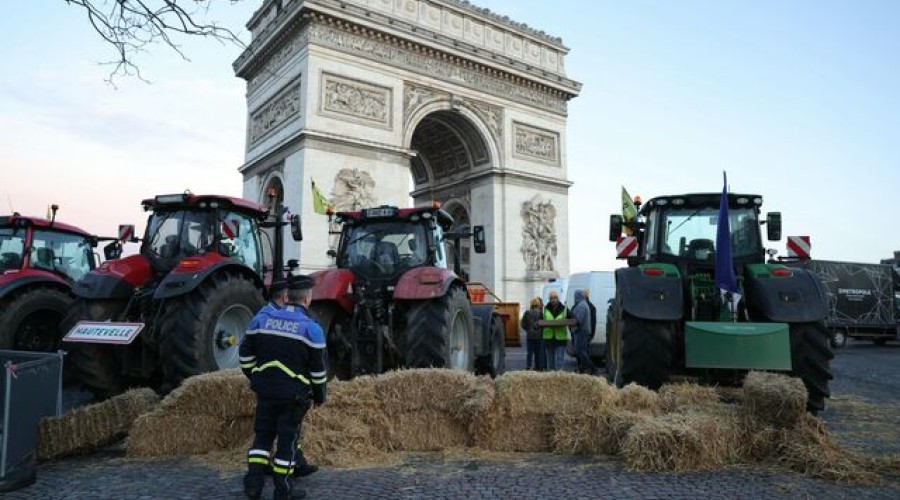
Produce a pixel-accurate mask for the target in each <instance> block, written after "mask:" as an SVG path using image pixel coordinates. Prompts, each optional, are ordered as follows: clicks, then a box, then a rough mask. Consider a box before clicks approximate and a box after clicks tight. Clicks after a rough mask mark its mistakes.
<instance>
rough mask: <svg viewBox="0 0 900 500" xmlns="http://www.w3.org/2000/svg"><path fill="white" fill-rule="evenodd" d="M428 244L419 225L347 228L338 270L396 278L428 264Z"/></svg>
mask: <svg viewBox="0 0 900 500" xmlns="http://www.w3.org/2000/svg"><path fill="white" fill-rule="evenodd" d="M427 250H428V242H427V240H426V234H425V227H424V226H423V225H422V224H410V223H408V222H378V223H374V224H362V225H348V226H346V228H345V230H344V236H343V241H342V244H341V253H340V257H339V258H338V267H346V268H352V269H354V270H356V271H357V272H358V273H359V274H361V275H365V276H371V277H378V276H380V277H388V276H396V275H397V274H399V273H400V272H402V271H405V270H407V269H409V268H412V267H416V266H420V265H423V264H425V263H426V262H427V260H428V258H427V255H428V254H427Z"/></svg>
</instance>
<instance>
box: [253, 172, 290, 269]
mask: <svg viewBox="0 0 900 500" xmlns="http://www.w3.org/2000/svg"><path fill="white" fill-rule="evenodd" d="M264 186H265V187H264V188H263V190H262V193H260V197H259V199H260V203H262V204H263V205H266V206H267V207H269V210H272V205H273V204H275V205H283V204H284V184H283V183H282V182H281V177H279V176H278V175H274V174H273V175H270V176H269V178H268V179H267V180H266V182H265V184H264ZM263 234H264V235H265V236H264V237H263V238H264V241H263V242H262V248H263V262H265V263H266V264H267V265H268V264H271V263H272V261H273V260H274V255H273V252H274V249H275V247H274V245H275V228H266V229H264V230H263Z"/></svg>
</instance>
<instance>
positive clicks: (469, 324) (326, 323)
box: [312, 205, 505, 379]
mask: <svg viewBox="0 0 900 500" xmlns="http://www.w3.org/2000/svg"><path fill="white" fill-rule="evenodd" d="M335 217H336V220H337V222H338V223H340V224H341V225H342V231H341V237H340V242H339V244H338V247H337V250H336V251H329V255H331V256H332V257H333V258H335V259H336V264H337V268H336V269H328V270H325V271H320V272H317V273H315V274H314V277H315V279H316V286H315V288H314V289H313V303H312V310H313V312H314V313H315V314H316V315H317V316H318V317H319V320H320V322H321V323H322V325H323V327H324V328H325V330H326V335H327V342H328V353H329V358H330V359H329V368H330V370H331V374H332V375H333V376H336V377H338V378H341V379H344V378H350V377H353V376H355V375H361V374H376V373H381V372H383V371H386V370H391V369H396V368H423V367H442V368H453V369H459V370H466V371H474V372H476V373H480V374H490V375H497V374H499V373H501V372H502V371H503V370H504V365H505V359H504V357H505V352H504V343H503V324H502V322H501V319H500V316H499V315H498V314H497V313H496V311H495V310H494V307H493V306H491V305H490V304H484V305H473V304H472V303H470V301H469V297H468V294H467V289H466V282H465V280H464V279H463V278H462V277H461V276H460V275H461V274H462V273H461V271H460V269H459V255H458V252H457V251H456V250H454V249H457V248H459V239H460V238H463V237H471V236H473V235H474V247H475V251H476V252H478V253H483V252H484V251H485V240H484V229H483V227H480V226H477V227H475V228H474V232H473V233H468V232H455V233H454V232H450V228H451V227H452V226H453V219H452V217H451V216H450V215H449V214H448V213H447V212H446V211H444V210H442V209H441V208H439V207H438V206H437V205H434V206H430V207H427V208H406V209H398V208H397V207H390V206H381V207H377V208H369V209H364V210H361V211H356V212H342V213H338V214H336V215H335ZM451 243H453V244H451ZM451 262H452V264H451ZM451 265H453V267H454V268H455V271H454V270H451V269H450V266H451Z"/></svg>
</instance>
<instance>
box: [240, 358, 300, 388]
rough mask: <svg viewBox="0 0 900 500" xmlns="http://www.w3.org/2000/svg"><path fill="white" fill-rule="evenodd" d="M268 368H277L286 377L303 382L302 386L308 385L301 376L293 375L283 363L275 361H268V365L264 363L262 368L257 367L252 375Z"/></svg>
mask: <svg viewBox="0 0 900 500" xmlns="http://www.w3.org/2000/svg"><path fill="white" fill-rule="evenodd" d="M268 368H278V369H279V370H281V371H283V372H284V373H285V374H287V376H288V377H291V378H295V379H297V380H299V381H301V382H303V383H304V384H306V385H309V379H308V378H306V377H304V376H303V375H300V374H299V373H294V371H293V370H291V369H290V368H288V367H287V366H284V363H282V362H281V361H278V360H277V359H275V360H272V361H269V362H268V363H265V364H263V365H262V366H257V367H256V368H254V369H253V373H259V372H261V371H263V370H265V369H268Z"/></svg>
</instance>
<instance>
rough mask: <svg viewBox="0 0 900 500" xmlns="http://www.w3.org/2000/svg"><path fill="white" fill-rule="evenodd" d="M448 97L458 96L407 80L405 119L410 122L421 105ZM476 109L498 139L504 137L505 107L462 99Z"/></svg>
mask: <svg viewBox="0 0 900 500" xmlns="http://www.w3.org/2000/svg"><path fill="white" fill-rule="evenodd" d="M440 99H447V100H451V101H454V100H456V97H454V96H453V95H451V94H450V93H449V92H442V91H440V90H436V89H432V88H429V87H425V86H422V85H417V84H414V83H409V82H406V83H405V84H404V86H403V121H404V123H408V122H409V119H410V118H411V117H412V115H413V114H414V113H415V112H416V110H418V109H419V108H420V107H422V106H424V105H426V104H428V103H431V102H434V101H437V100H440ZM460 102H463V103H465V104H466V105H467V106H469V107H470V108H472V109H473V110H474V111H475V114H477V115H479V116H480V117H481V119H482V120H483V121H484V123H485V124H487V126H488V128H489V129H490V130H491V132H492V133H493V134H494V136H495V138H496V139H497V140H498V141H502V139H503V108H501V107H500V106H494V105H493V104H488V103H486V102H482V101H475V100H471V99H463V100H462V101H460Z"/></svg>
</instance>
